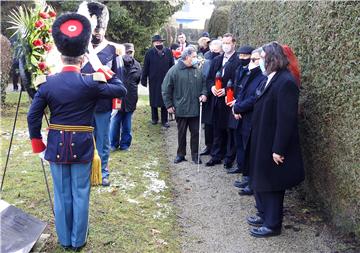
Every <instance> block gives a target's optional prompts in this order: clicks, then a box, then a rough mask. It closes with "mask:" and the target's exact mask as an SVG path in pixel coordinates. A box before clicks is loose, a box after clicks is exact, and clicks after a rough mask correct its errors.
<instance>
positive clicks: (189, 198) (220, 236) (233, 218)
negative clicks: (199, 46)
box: [165, 121, 356, 253]
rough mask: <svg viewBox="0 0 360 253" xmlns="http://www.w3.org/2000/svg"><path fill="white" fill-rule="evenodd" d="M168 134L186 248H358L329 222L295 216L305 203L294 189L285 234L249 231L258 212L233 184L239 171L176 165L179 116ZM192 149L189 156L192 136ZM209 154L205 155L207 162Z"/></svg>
mask: <svg viewBox="0 0 360 253" xmlns="http://www.w3.org/2000/svg"><path fill="white" fill-rule="evenodd" d="M165 136H166V139H167V150H168V156H169V163H170V167H171V176H172V181H173V183H174V191H175V203H176V206H177V208H178V220H179V224H180V226H181V235H182V236H181V237H182V238H181V242H182V251H183V252H207V253H212V252H217V253H220V252H227V253H228V252H229V253H230V252H237V253H245V252H246V253H252V252H254V253H255V252H256V253H262V252H264V253H265V252H266V253H271V252H274V253H306V252H324V253H325V252H356V251H353V249H351V251H349V250H348V249H349V248H348V246H347V245H344V244H342V243H341V242H340V241H339V240H337V239H335V236H334V235H332V233H331V232H330V230H329V228H328V226H326V225H324V224H323V223H321V222H320V223H319V222H311V221H309V220H312V219H314V217H312V216H311V215H310V216H305V219H303V220H302V219H299V218H298V217H297V215H294V214H293V211H292V210H295V211H297V212H298V211H299V209H300V208H299V206H302V205H301V204H300V203H299V200H298V198H296V197H295V196H298V194H296V193H295V192H290V193H288V194H286V197H285V205H284V206H285V210H284V212H285V219H284V224H283V232H282V234H281V235H280V236H278V237H272V238H266V239H262V238H254V237H252V236H250V235H249V225H247V223H246V221H245V219H246V217H247V216H249V215H252V214H254V213H255V208H254V198H253V197H252V196H250V197H249V196H239V195H238V194H237V190H236V188H235V187H233V186H232V184H233V182H234V180H235V179H237V177H238V175H228V174H226V173H225V171H224V169H223V166H222V165H217V166H215V167H211V168H207V167H205V166H204V165H202V166H200V171H199V172H198V171H197V165H194V164H192V163H190V162H189V161H188V162H182V163H180V164H177V165H175V164H173V159H174V158H175V155H176V148H177V139H176V136H177V130H176V123H175V121H172V122H171V127H170V129H168V130H165ZM188 136H189V133H188ZM202 139H203V138H202ZM187 154H188V155H187V159H189V160H190V150H189V141H188V151H187ZM208 159H209V157H208V156H206V157H203V158H202V160H203V162H206V161H208ZM301 208H302V210H305V213H306V212H307V209H303V206H302V207H301ZM301 214H302V213H301ZM315 218H316V217H315ZM314 220H316V219H314ZM318 220H319V219H318ZM320 220H321V219H320ZM284 227H286V228H284ZM355 250H356V249H355Z"/></svg>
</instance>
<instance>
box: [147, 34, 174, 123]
mask: <svg viewBox="0 0 360 253" xmlns="http://www.w3.org/2000/svg"><path fill="white" fill-rule="evenodd" d="M163 42H164V40H163V39H162V38H161V36H160V35H155V36H153V37H152V43H153V46H154V47H153V48H151V49H149V50H148V51H147V52H146V54H145V59H144V66H143V67H144V69H143V75H142V77H141V85H143V86H145V87H147V80H148V78H149V94H150V106H151V123H152V124H153V125H156V124H157V123H158V121H159V115H158V107H161V124H162V125H163V127H166V128H168V127H170V125H169V123H168V112H167V110H166V107H165V105H164V101H163V98H162V95H161V84H162V82H163V80H164V77H165V75H166V73H167V72H168V70H169V69H170V68H171V67H172V66H173V65H174V58H173V55H172V53H171V51H170V49H168V48H165V47H164V45H163Z"/></svg>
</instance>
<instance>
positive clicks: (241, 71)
mask: <svg viewBox="0 0 360 253" xmlns="http://www.w3.org/2000/svg"><path fill="white" fill-rule="evenodd" d="M247 71H248V68H244V67H243V66H242V65H240V66H238V68H237V69H236V72H235V82H234V97H235V99H236V100H238V99H239V98H238V97H239V94H240V90H241V88H242V87H243V86H244V85H243V84H242V82H244V81H245V82H246V80H247V78H245V77H246V73H247ZM244 79H246V80H244ZM238 125H239V120H237V119H235V117H234V115H233V114H232V113H230V114H229V123H228V127H229V128H231V129H237V127H238Z"/></svg>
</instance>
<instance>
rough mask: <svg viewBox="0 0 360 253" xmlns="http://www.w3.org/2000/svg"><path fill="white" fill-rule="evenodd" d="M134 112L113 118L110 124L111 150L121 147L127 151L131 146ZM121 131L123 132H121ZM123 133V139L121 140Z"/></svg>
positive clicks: (122, 113)
mask: <svg viewBox="0 0 360 253" xmlns="http://www.w3.org/2000/svg"><path fill="white" fill-rule="evenodd" d="M132 115H133V112H121V111H118V113H117V114H116V115H115V116H114V117H112V118H111V123H110V145H111V148H114V149H115V148H118V147H120V149H121V150H126V149H128V148H129V147H130V145H131V140H132V136H131V117H132ZM120 129H121V130H120ZM120 132H121V138H120Z"/></svg>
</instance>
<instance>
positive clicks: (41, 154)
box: [38, 149, 46, 161]
mask: <svg viewBox="0 0 360 253" xmlns="http://www.w3.org/2000/svg"><path fill="white" fill-rule="evenodd" d="M45 152H46V149H44V151H42V152H40V153H39V154H38V156H39V157H40V159H41V160H44V161H45Z"/></svg>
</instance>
